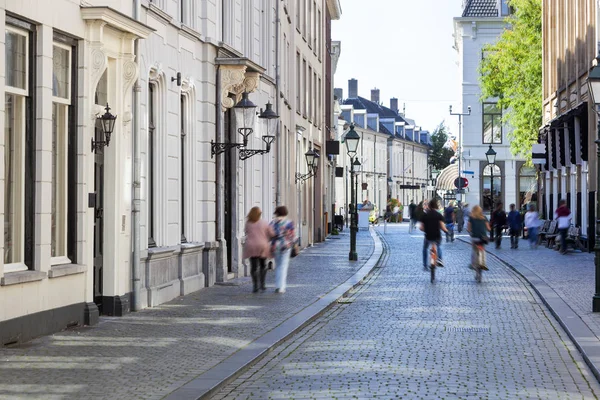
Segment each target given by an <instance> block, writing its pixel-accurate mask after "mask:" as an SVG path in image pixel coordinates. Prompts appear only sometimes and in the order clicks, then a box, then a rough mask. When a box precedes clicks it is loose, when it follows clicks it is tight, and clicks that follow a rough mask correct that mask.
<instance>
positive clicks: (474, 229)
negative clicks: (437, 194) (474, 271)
mask: <svg viewBox="0 0 600 400" xmlns="http://www.w3.org/2000/svg"><path fill="white" fill-rule="evenodd" d="M467 231H469V234H470V235H471V243H473V251H472V253H471V268H475V265H476V264H477V263H479V260H478V254H477V251H478V249H477V245H479V244H481V243H483V244H487V243H488V242H489V238H488V232H489V231H490V223H489V222H488V220H487V218H486V217H485V215H483V210H482V209H481V207H480V206H478V205H476V206H473V209H472V210H471V217H469V223H468V225H467ZM481 269H483V270H486V271H487V269H488V268H487V267H486V266H485V263H481Z"/></svg>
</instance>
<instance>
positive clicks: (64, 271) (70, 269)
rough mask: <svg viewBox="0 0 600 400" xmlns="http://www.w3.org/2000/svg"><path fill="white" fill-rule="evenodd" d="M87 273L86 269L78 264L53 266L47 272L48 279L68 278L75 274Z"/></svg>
mask: <svg viewBox="0 0 600 400" xmlns="http://www.w3.org/2000/svg"><path fill="white" fill-rule="evenodd" d="M85 271H87V267H86V266H85V265H79V264H63V265H54V266H52V268H50V271H48V278H59V277H61V276H69V275H75V274H82V273H84V272H85Z"/></svg>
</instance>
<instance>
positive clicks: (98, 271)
mask: <svg viewBox="0 0 600 400" xmlns="http://www.w3.org/2000/svg"><path fill="white" fill-rule="evenodd" d="M101 135H102V130H101V129H100V128H99V127H98V126H96V129H95V140H102V139H101ZM94 154H95V155H94V198H95V202H94V303H96V305H97V306H98V310H99V311H100V314H102V296H103V293H104V292H103V273H104V271H103V265H104V259H103V250H104V249H103V247H104V223H103V219H104V149H103V148H99V149H97V150H96V152H95V153H94Z"/></svg>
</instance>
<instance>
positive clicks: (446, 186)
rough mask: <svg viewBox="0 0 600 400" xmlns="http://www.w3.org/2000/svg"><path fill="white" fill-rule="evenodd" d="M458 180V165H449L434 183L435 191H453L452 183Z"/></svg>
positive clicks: (454, 187)
mask: <svg viewBox="0 0 600 400" xmlns="http://www.w3.org/2000/svg"><path fill="white" fill-rule="evenodd" d="M457 178H458V164H450V165H448V166H447V167H446V168H444V169H443V170H442V172H440V174H439V175H438V178H437V182H436V188H437V190H454V189H456V186H454V181H455V180H456V179H457Z"/></svg>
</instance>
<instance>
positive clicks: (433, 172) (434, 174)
mask: <svg viewBox="0 0 600 400" xmlns="http://www.w3.org/2000/svg"><path fill="white" fill-rule="evenodd" d="M438 176H440V171H439V170H437V169H434V170H431V181H432V182H431V186H433V197H434V198H437V178H438Z"/></svg>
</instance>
